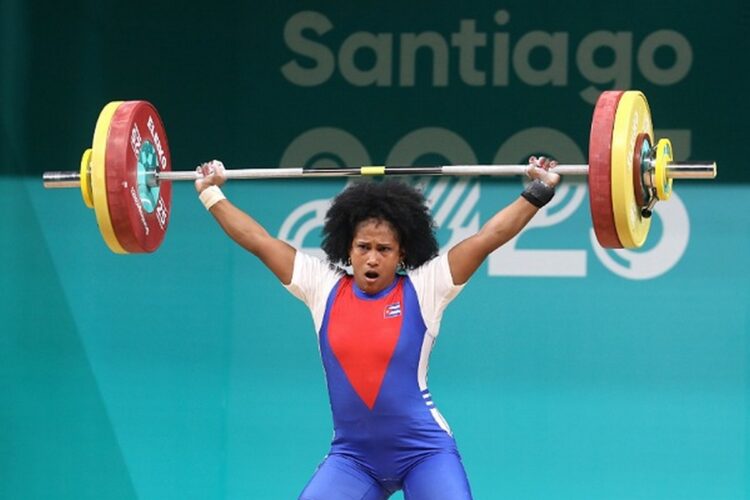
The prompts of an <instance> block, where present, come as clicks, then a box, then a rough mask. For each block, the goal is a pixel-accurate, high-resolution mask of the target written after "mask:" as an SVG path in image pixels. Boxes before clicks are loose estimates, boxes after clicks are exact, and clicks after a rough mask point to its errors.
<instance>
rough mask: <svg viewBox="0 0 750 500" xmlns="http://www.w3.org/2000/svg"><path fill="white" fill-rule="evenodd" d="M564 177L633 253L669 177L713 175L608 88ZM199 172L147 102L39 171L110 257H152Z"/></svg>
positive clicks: (333, 172)
mask: <svg viewBox="0 0 750 500" xmlns="http://www.w3.org/2000/svg"><path fill="white" fill-rule="evenodd" d="M526 168H527V165H446V166H431V167H414V166H409V167H397V166H362V167H351V168H350V167H345V168H245V169H228V170H227V172H226V176H227V178H228V179H279V178H285V179H288V178H312V177H344V176H383V175H387V176H390V175H427V176H434V175H451V176H514V175H524V174H525V173H526ZM553 171H554V172H556V173H559V174H561V175H563V176H567V175H588V187H589V201H590V207H591V218H592V222H593V226H594V232H595V233H596V237H597V240H598V241H599V243H600V244H601V245H602V246H603V247H605V248H638V247H640V246H642V245H643V244H644V243H645V241H646V236H647V234H648V231H649V228H650V224H651V213H652V210H653V208H654V205H655V204H656V202H658V201H666V200H668V199H669V197H670V195H671V193H672V181H673V179H712V178H714V177H716V163H715V162H689V163H687V162H675V161H674V153H673V151H672V144H671V142H670V141H669V139H666V138H663V139H660V140H659V141H658V142H657V141H654V132H653V125H652V121H651V112H650V109H649V106H648V102H647V101H646V97H645V96H644V95H643V94H642V93H641V92H639V91H633V90H629V91H619V90H616V91H605V92H603V93H602V94H601V96H600V97H599V99H598V100H597V103H596V106H595V108H594V114H593V118H592V121H591V130H590V135H589V164H588V165H565V164H560V165H557V166H556V167H555V168H554V169H553ZM197 175H198V174H197V173H196V172H195V171H173V170H172V161H171V157H170V153H169V145H168V143H167V134H166V131H165V129H164V124H163V122H162V120H161V117H160V116H159V113H158V112H157V111H156V108H155V107H154V106H153V105H152V104H151V103H149V102H146V101H115V102H110V103H109V104H107V105H106V106H104V108H103V109H102V111H101V113H100V114H99V118H98V119H97V122H96V126H95V128H94V137H93V143H92V147H91V148H89V149H86V151H84V153H83V156H82V158H81V164H80V168H79V169H78V170H76V171H57V172H45V173H44V174H43V182H44V186H45V187H47V188H65V187H80V190H81V195H82V197H83V201H84V203H85V204H86V206H88V207H89V208H93V209H94V213H95V215H96V221H97V224H98V225H99V230H100V232H101V234H102V237H103V238H104V241H105V243H106V244H107V246H108V247H109V248H110V249H111V250H112V251H114V252H116V253H144V252H153V251H155V250H156V249H157V248H158V247H159V245H160V244H161V242H162V241H163V239H164V235H165V234H166V231H167V226H168V224H169V215H170V211H171V200H172V190H171V187H172V186H171V184H170V182H168V181H193V180H195V179H196V178H197Z"/></svg>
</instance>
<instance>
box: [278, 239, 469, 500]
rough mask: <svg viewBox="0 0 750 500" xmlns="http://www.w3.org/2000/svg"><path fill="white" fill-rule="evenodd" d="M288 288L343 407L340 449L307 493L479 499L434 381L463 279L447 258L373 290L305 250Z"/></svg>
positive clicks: (307, 496)
mask: <svg viewBox="0 0 750 500" xmlns="http://www.w3.org/2000/svg"><path fill="white" fill-rule="evenodd" d="M287 289H288V290H289V291H290V292H291V293H293V294H294V295H295V296H296V297H298V298H299V299H301V300H302V301H304V302H305V304H306V305H307V306H308V307H309V308H310V311H311V313H312V316H313V321H314V323H315V330H316V332H317V333H318V341H319V347H320V354H321V358H322V360H323V366H324V368H325V373H326V381H327V384H328V393H329V398H330V402H331V411H332V414H333V425H334V438H333V442H332V443H331V449H330V451H329V452H328V455H327V456H326V458H325V460H324V461H323V463H322V464H321V465H320V466H319V467H318V470H317V471H316V473H315V475H314V476H313V478H312V479H311V480H310V482H309V483H308V484H307V486H306V487H305V489H304V491H303V492H302V494H301V496H300V498H301V499H304V500H312V499H325V500H333V499H357V500H363V499H368V500H369V499H373V500H374V499H385V498H388V497H389V496H390V495H391V494H392V493H393V492H395V491H397V490H399V489H403V490H404V495H405V497H406V498H407V499H409V500H420V499H425V500H426V499H430V500H439V499H443V498H444V499H450V500H459V499H466V498H471V493H470V490H469V485H468V481H467V479H466V474H465V472H464V469H463V466H462V464H461V459H460V456H459V454H458V450H457V449H456V443H455V441H454V439H453V436H452V434H451V431H450V428H449V427H448V424H447V422H446V421H445V420H444V419H443V417H442V415H440V412H439V411H438V409H437V408H436V407H435V404H434V403H433V401H432V397H431V395H430V392H429V390H428V388H427V367H428V362H429V356H430V352H431V350H432V347H433V344H434V342H435V339H436V337H437V335H438V332H439V329H440V320H441V318H442V314H443V311H444V310H445V307H446V306H447V305H448V303H449V302H450V301H451V300H453V298H455V297H456V295H458V293H459V292H460V291H461V289H462V286H457V285H454V284H453V281H452V278H451V274H450V269H449V266H448V259H447V257H446V256H445V255H442V256H439V257H436V258H435V259H433V260H431V261H429V262H427V263H425V264H424V265H423V266H421V267H419V268H417V269H415V270H413V271H410V272H408V273H407V274H406V275H403V276H401V275H399V276H397V277H396V279H395V280H394V281H393V283H392V284H391V285H389V286H388V287H387V288H386V289H385V290H382V291H381V292H379V293H377V294H375V295H368V294H366V293H364V292H363V291H362V290H360V289H359V288H358V287H357V285H356V283H355V282H354V279H353V278H352V277H351V276H349V275H347V274H345V273H344V272H343V271H342V270H341V269H337V268H334V267H332V266H331V265H330V264H329V263H328V262H325V261H322V260H320V259H318V258H316V257H313V256H310V255H307V254H304V253H302V252H299V251H298V252H297V254H296V257H295V261H294V273H293V276H292V281H291V283H290V284H289V285H287Z"/></svg>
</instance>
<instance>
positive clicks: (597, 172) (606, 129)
mask: <svg viewBox="0 0 750 500" xmlns="http://www.w3.org/2000/svg"><path fill="white" fill-rule="evenodd" d="M622 94H623V92H622V91H620V90H608V91H605V92H602V95H600V96H599V99H598V100H597V101H596V107H595V108H594V116H593V118H592V120H591V133H590V135H589V175H588V177H589V178H588V183H589V203H590V206H591V220H592V222H593V224H594V233H595V234H596V239H597V240H599V244H600V245H601V246H603V247H605V248H622V243H620V238H619V237H618V236H617V228H616V227H615V218H614V214H613V212H612V173H611V167H612V165H611V162H612V159H611V158H612V129H613V128H614V123H615V113H616V112H617V104H618V103H619V102H620V97H622Z"/></svg>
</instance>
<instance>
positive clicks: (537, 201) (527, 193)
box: [521, 179, 555, 208]
mask: <svg viewBox="0 0 750 500" xmlns="http://www.w3.org/2000/svg"><path fill="white" fill-rule="evenodd" d="M521 196H523V197H524V198H526V200H527V201H528V202H529V203H531V204H532V205H534V206H535V207H537V208H542V207H543V206H544V205H546V204H547V203H549V200H551V199H552V197H553V196H555V188H554V187H550V186H548V185H546V184H545V183H543V182H542V181H540V180H539V179H534V180H533V181H531V182H529V184H528V185H527V186H526V189H524V190H523V193H521Z"/></svg>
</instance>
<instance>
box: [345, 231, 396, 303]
mask: <svg viewBox="0 0 750 500" xmlns="http://www.w3.org/2000/svg"><path fill="white" fill-rule="evenodd" d="M403 257H404V254H403V251H402V250H401V246H400V245H399V241H398V237H397V236H396V232H395V231H394V230H393V227H392V226H391V225H390V224H389V223H388V222H386V221H383V220H378V219H367V220H365V221H362V222H360V223H359V225H358V226H357V228H356V230H355V231H354V238H353V239H352V246H351V248H350V249H349V258H350V259H351V261H352V269H353V270H354V282H355V283H356V284H357V286H358V287H359V288H360V290H362V291H363V292H365V293H368V294H375V293H378V292H380V291H382V290H384V289H385V288H386V287H387V286H388V285H390V284H391V283H393V280H394V279H395V278H396V270H397V269H398V265H399V262H401V260H402V259H403Z"/></svg>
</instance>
